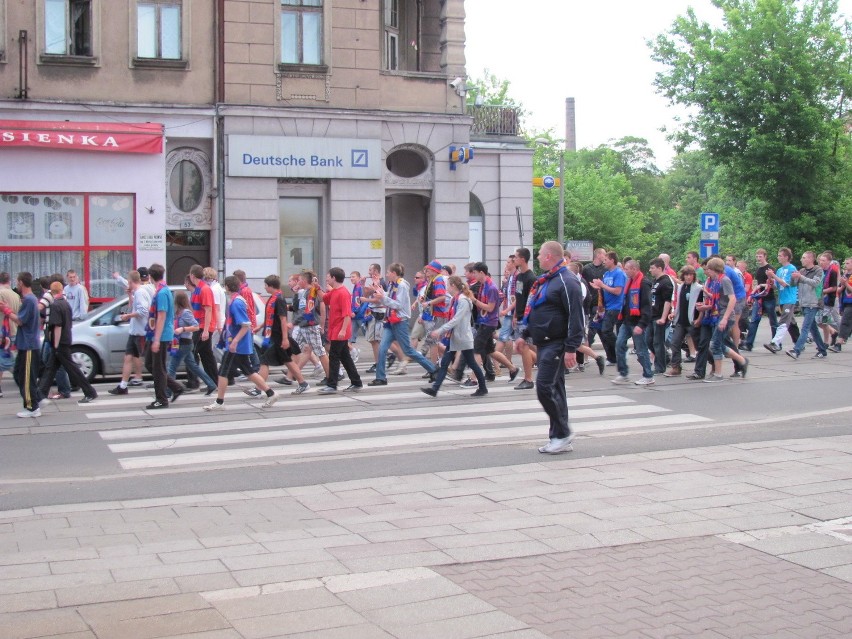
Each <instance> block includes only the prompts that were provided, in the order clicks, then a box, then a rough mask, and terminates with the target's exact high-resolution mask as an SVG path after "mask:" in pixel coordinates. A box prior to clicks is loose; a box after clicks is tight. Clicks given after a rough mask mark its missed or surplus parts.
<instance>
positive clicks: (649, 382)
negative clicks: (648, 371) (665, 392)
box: [633, 377, 655, 386]
mask: <svg viewBox="0 0 852 639" xmlns="http://www.w3.org/2000/svg"><path fill="white" fill-rule="evenodd" d="M633 383H634V384H636V385H637V386H653V385H654V383H655V382H654V378H653V377H650V378H648V377H640V378H639V379H637V380H636V381H635V382H633Z"/></svg>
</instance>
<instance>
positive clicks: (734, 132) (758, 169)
mask: <svg viewBox="0 0 852 639" xmlns="http://www.w3.org/2000/svg"><path fill="white" fill-rule="evenodd" d="M713 4H714V5H715V6H716V7H717V8H719V9H721V11H722V14H723V26H721V27H719V28H714V27H711V26H710V25H709V24H708V23H707V22H702V21H699V20H698V18H696V16H695V13H694V11H693V10H692V9H688V10H687V12H686V15H684V16H680V17H678V18H677V19H676V20H675V22H674V24H673V26H672V27H671V30H670V31H669V32H668V33H665V34H662V35H660V36H658V37H657V39H656V40H655V41H654V42H652V43H649V45H650V46H651V48H652V51H653V58H654V59H655V60H657V61H658V62H661V63H663V64H664V65H665V66H666V67H667V69H666V70H665V71H663V72H661V73H659V74H658V75H657V79H656V86H657V89H658V91H659V92H660V93H662V94H663V95H665V96H666V97H668V98H669V100H670V101H671V102H672V103H675V104H680V105H684V106H686V107H688V108H689V113H690V115H689V117H688V118H687V121H686V126H685V128H684V129H683V130H681V131H680V133H679V141H680V143H681V144H682V145H683V146H685V145H687V144H689V143H690V142H698V143H699V144H700V145H701V146H702V147H703V148H704V149H705V150H706V151H707V152H708V153H709V155H710V158H711V159H712V160H713V162H715V163H717V164H721V165H724V166H725V167H727V170H728V173H727V177H728V179H729V180H730V185H731V187H732V188H734V189H735V190H737V191H740V192H742V194H743V196H745V197H747V198H749V199H753V198H757V199H760V200H762V201H763V202H765V203H766V214H767V215H768V216H770V218H772V219H774V220H778V221H782V222H789V221H791V220H793V219H795V218H796V217H797V216H800V215H803V214H823V213H824V212H826V211H829V210H831V209H832V208H833V207H834V205H835V203H836V202H837V201H838V200H839V199H841V197H843V192H844V191H845V188H848V187H846V186H845V185H843V186H841V185H839V184H838V183H837V181H836V180H835V179H834V174H835V173H836V172H837V170H838V168H839V166H838V162H839V157H838V151H839V150H840V147H841V146H843V145H845V144H847V143H848V138H847V136H845V135H844V134H843V128H842V125H843V122H844V119H845V116H846V111H847V106H846V95H847V93H848V89H849V87H850V72H849V64H850V55H849V43H848V41H847V37H846V33H845V31H844V27H843V25H841V24H840V21H839V18H838V13H837V1H836V0H801V1H797V0H713ZM838 187H840V188H839V189H838Z"/></svg>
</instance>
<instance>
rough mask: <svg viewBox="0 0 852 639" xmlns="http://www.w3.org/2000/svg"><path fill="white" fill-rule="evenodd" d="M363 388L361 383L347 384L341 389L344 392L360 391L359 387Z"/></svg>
mask: <svg viewBox="0 0 852 639" xmlns="http://www.w3.org/2000/svg"><path fill="white" fill-rule="evenodd" d="M362 388H364V386H363V385H362V384H349V386H347V387H346V388H344V389H343V392H344V393H360V392H361V389H362Z"/></svg>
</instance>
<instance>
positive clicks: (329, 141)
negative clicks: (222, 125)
mask: <svg viewBox="0 0 852 639" xmlns="http://www.w3.org/2000/svg"><path fill="white" fill-rule="evenodd" d="M228 175H230V176H233V177H286V178H343V179H347V180H378V179H380V178H381V177H382V146H381V142H380V141H379V140H356V139H348V138H303V137H288V136H261V135H229V136H228Z"/></svg>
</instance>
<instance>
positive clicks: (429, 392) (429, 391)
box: [420, 386, 438, 397]
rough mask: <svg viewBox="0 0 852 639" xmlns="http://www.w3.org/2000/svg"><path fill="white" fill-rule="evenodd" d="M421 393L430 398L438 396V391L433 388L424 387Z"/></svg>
mask: <svg viewBox="0 0 852 639" xmlns="http://www.w3.org/2000/svg"><path fill="white" fill-rule="evenodd" d="M420 391H421V392H423V393H426V394H427V395H429V397H435V396H437V395H438V391H436V390H435V389H434V388H432V387H431V386H423V387H421V388H420Z"/></svg>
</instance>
